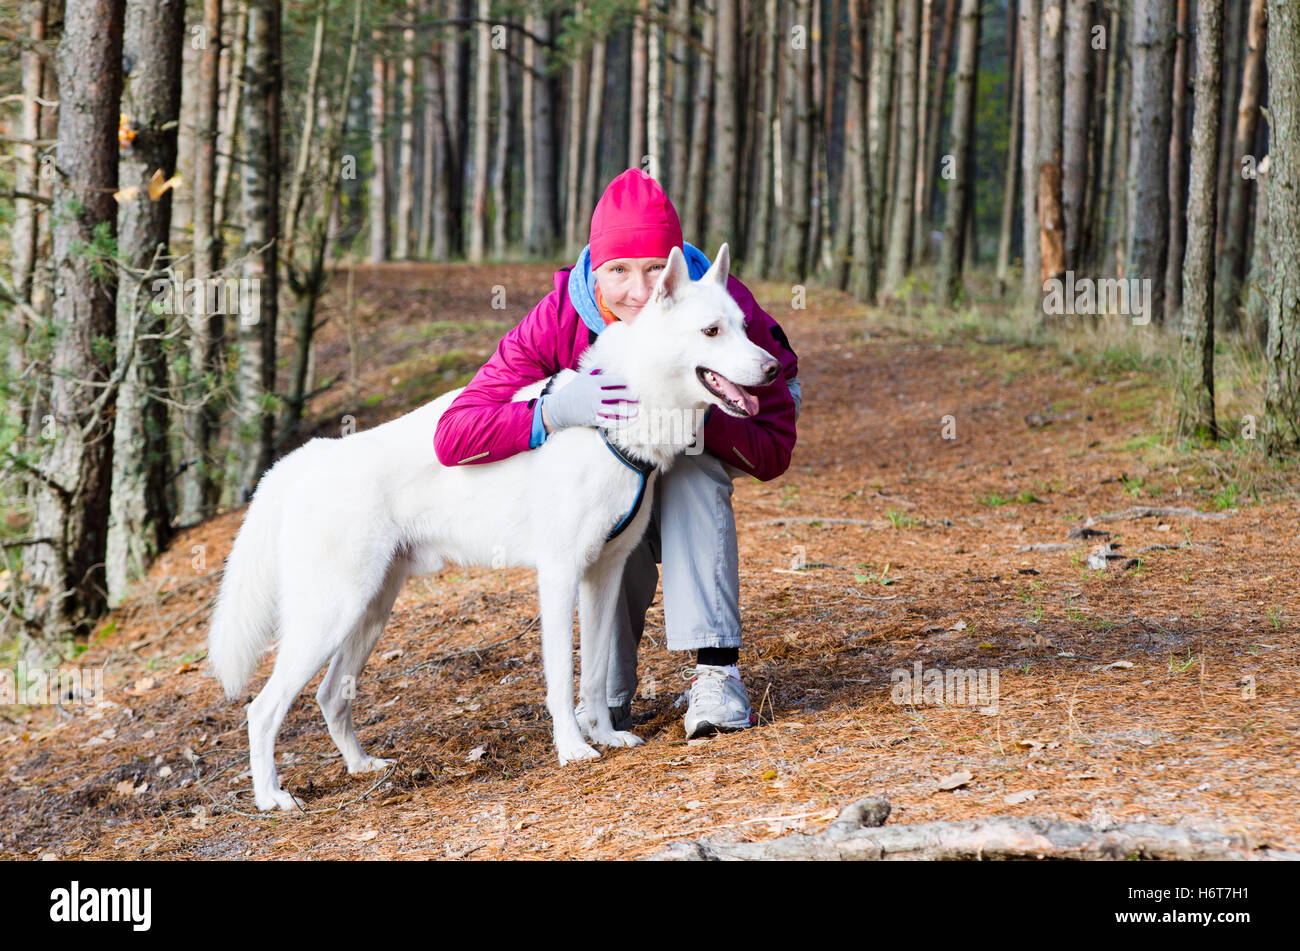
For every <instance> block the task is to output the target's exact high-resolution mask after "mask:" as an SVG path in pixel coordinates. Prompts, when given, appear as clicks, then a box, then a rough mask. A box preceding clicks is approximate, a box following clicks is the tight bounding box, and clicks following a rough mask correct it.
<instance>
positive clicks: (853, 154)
mask: <svg viewBox="0 0 1300 951" xmlns="http://www.w3.org/2000/svg"><path fill="white" fill-rule="evenodd" d="M849 30H850V32H851V42H852V44H853V74H852V76H851V77H850V80H849V82H850V95H849V111H850V112H851V114H852V118H853V128H852V133H851V135H850V138H849V158H848V161H849V165H850V170H851V171H852V175H851V177H850V180H849V188H850V189H851V192H852V204H853V251H852V254H853V269H852V272H851V274H850V280H849V293H851V294H852V295H853V296H854V297H855V298H856V299H857V300H860V301H874V300H875V297H876V274H877V273H878V268H877V266H876V259H875V248H874V247H873V245H872V243H871V182H872V175H873V173H874V171H875V170H874V169H873V167H872V166H871V165H870V163H869V162H868V159H867V153H868V151H869V146H868V143H867V110H866V104H867V41H868V39H869V31H870V12H869V11H868V9H867V6H866V0H849Z"/></svg>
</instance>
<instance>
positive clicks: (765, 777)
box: [763, 769, 776, 782]
mask: <svg viewBox="0 0 1300 951" xmlns="http://www.w3.org/2000/svg"><path fill="white" fill-rule="evenodd" d="M769 779H776V770H774V769H769V770H768V771H767V772H766V773H764V774H763V780H764V782H766V781H767V780H769Z"/></svg>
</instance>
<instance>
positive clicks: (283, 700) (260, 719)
mask: <svg viewBox="0 0 1300 951" xmlns="http://www.w3.org/2000/svg"><path fill="white" fill-rule="evenodd" d="M363 614H364V609H362V610H353V611H346V610H344V609H343V606H342V605H341V604H337V603H336V604H324V605H319V606H316V610H313V611H311V612H310V613H309V614H300V613H296V612H295V613H292V614H289V615H288V616H286V617H285V618H284V619H283V621H282V628H281V632H280V646H279V653H278V655H277V656H276V658H275V669H274V670H273V671H271V676H270V677H269V678H268V679H267V681H266V686H264V687H263V688H262V692H261V693H259V694H258V695H257V696H256V697H255V698H254V699H253V702H252V703H251V704H249V706H248V759H249V765H250V767H251V769H252V771H253V798H254V801H255V802H256V803H257V808H258V809H262V810H267V809H275V808H277V807H278V808H280V809H294V808H297V807H298V803H297V801H296V800H295V799H294V798H293V796H291V795H290V794H289V793H287V792H285V791H284V790H283V789H281V788H280V780H279V777H278V775H277V774H276V769H275V739H276V737H277V736H278V735H279V733H280V726H281V725H282V724H283V723H284V717H285V714H287V713H288V712H289V708H290V707H291V706H293V702H294V700H296V699H297V697H298V694H300V693H301V692H302V688H303V687H305V686H307V684H308V682H309V681H310V680H311V679H312V678H313V677H315V676H316V674H317V672H318V671H319V670H320V669H321V668H322V667H324V666H325V662H326V661H327V660H329V659H330V657H331V656H332V655H333V654H334V653H335V652H336V651H338V649H339V647H340V646H341V645H342V644H343V642H344V641H345V640H346V639H347V637H348V635H349V634H350V633H351V631H352V630H353V628H354V627H356V625H357V624H359V623H360V621H361V618H362V616H363Z"/></svg>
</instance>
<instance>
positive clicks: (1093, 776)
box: [1065, 773, 1101, 779]
mask: <svg viewBox="0 0 1300 951" xmlns="http://www.w3.org/2000/svg"><path fill="white" fill-rule="evenodd" d="M1065 778H1066V779H1100V778H1101V777H1100V776H1098V775H1097V774H1096V773H1070V775H1068V776H1066V777H1065Z"/></svg>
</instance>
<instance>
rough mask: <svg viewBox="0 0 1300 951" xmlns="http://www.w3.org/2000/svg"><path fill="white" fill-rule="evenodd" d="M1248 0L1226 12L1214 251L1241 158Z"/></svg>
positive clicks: (1236, 0)
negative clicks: (1237, 132)
mask: <svg viewBox="0 0 1300 951" xmlns="http://www.w3.org/2000/svg"><path fill="white" fill-rule="evenodd" d="M1249 9H1250V3H1249V2H1248V0H1232V2H1231V3H1229V4H1228V8H1227V10H1226V11H1225V14H1224V16H1225V19H1224V43H1223V107H1222V113H1221V115H1220V117H1219V122H1220V123H1221V125H1220V126H1219V189H1218V199H1217V201H1218V211H1217V213H1216V218H1215V220H1216V221H1218V223H1219V224H1218V228H1219V234H1218V237H1217V238H1216V239H1215V241H1216V244H1215V246H1214V253H1215V256H1216V259H1217V256H1218V255H1219V254H1220V253H1221V252H1222V250H1223V229H1224V226H1225V225H1226V224H1227V221H1228V196H1229V195H1230V194H1231V193H1232V177H1233V176H1234V175H1236V174H1238V173H1239V171H1240V168H1241V166H1240V158H1239V157H1234V156H1233V152H1232V146H1233V141H1234V139H1235V136H1234V129H1235V128H1236V121H1237V102H1238V100H1239V99H1240V97H1241V60H1242V56H1243V55H1244V53H1245V45H1246V14H1247V12H1248V11H1249Z"/></svg>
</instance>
